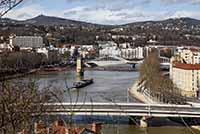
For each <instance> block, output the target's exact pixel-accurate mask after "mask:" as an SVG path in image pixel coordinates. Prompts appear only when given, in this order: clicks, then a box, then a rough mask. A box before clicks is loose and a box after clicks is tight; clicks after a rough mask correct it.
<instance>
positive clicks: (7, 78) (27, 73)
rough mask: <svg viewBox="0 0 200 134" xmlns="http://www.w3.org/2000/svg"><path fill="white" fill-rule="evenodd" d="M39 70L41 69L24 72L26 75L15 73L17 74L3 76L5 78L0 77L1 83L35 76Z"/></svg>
mask: <svg viewBox="0 0 200 134" xmlns="http://www.w3.org/2000/svg"><path fill="white" fill-rule="evenodd" d="M39 70H40V69H31V70H29V71H27V72H24V73H15V74H12V75H7V76H3V77H0V82H2V81H7V80H12V79H16V78H21V77H25V76H27V75H29V74H34V73H36V72H38V71H39Z"/></svg>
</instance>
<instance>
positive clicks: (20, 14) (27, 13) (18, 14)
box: [5, 5, 43, 20]
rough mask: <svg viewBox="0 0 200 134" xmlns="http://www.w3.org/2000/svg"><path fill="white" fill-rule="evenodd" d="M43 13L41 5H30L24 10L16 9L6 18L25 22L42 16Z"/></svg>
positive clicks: (23, 8)
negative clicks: (39, 15)
mask: <svg viewBox="0 0 200 134" xmlns="http://www.w3.org/2000/svg"><path fill="white" fill-rule="evenodd" d="M42 12H43V9H42V7H41V6H39V5H29V6H25V7H22V8H18V9H14V10H11V11H10V12H8V13H7V14H6V15H5V17H9V18H12V19H17V20H24V19H28V18H30V17H33V16H36V15H38V14H41V13H42Z"/></svg>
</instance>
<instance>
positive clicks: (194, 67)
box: [173, 63, 200, 70]
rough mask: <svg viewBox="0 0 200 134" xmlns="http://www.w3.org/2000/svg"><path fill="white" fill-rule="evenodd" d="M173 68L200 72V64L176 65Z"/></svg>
mask: <svg viewBox="0 0 200 134" xmlns="http://www.w3.org/2000/svg"><path fill="white" fill-rule="evenodd" d="M173 66H174V67H176V68H180V69H185V70H200V64H185V63H175V64H174V65H173Z"/></svg>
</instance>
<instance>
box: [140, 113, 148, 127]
mask: <svg viewBox="0 0 200 134" xmlns="http://www.w3.org/2000/svg"><path fill="white" fill-rule="evenodd" d="M147 119H148V118H147V117H145V116H144V117H142V118H141V119H140V127H141V128H147V127H148V122H147Z"/></svg>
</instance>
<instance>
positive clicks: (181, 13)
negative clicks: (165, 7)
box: [170, 10, 200, 19]
mask: <svg viewBox="0 0 200 134" xmlns="http://www.w3.org/2000/svg"><path fill="white" fill-rule="evenodd" d="M181 17H190V18H199V19H200V12H195V11H184V10H183V11H177V12H175V13H174V14H173V15H172V16H170V18H181Z"/></svg>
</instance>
